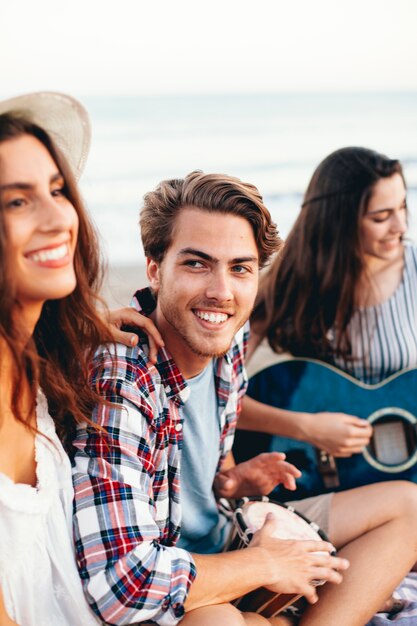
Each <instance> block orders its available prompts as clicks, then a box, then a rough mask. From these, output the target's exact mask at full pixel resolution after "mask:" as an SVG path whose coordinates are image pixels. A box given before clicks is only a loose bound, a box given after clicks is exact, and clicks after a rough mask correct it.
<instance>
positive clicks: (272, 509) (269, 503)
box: [221, 496, 329, 617]
mask: <svg viewBox="0 0 417 626" xmlns="http://www.w3.org/2000/svg"><path fill="white" fill-rule="evenodd" d="M221 508H222V509H223V512H224V513H225V514H226V515H228V516H229V517H231V518H232V520H233V527H232V531H231V534H230V537H229V540H228V541H227V543H226V546H225V548H224V549H225V551H230V550H240V549H242V548H246V547H247V546H248V545H249V543H250V541H251V539H252V537H253V534H254V533H255V532H256V531H257V530H259V529H260V528H261V527H262V526H263V524H264V522H265V517H266V516H267V514H268V513H273V515H274V517H275V519H276V520H277V521H278V523H277V524H276V530H275V531H274V534H273V535H272V536H273V537H276V538H277V539H292V540H294V539H295V540H297V539H299V540H313V541H329V540H328V538H327V536H326V534H325V533H324V532H323V531H322V530H321V529H320V528H319V526H317V524H315V523H314V522H311V521H310V520H309V519H307V518H306V517H305V516H304V515H302V514H301V513H298V512H297V511H296V510H295V509H294V508H293V507H292V506H289V505H286V504H282V503H281V502H277V501H274V500H271V499H269V498H267V497H266V496H263V497H254V498H242V499H241V500H239V501H238V502H237V504H236V508H235V509H233V508H232V507H231V506H230V505H225V504H224V503H222V506H221ZM313 584H314V585H316V586H318V585H322V584H324V581H313ZM300 597H301V596H300V595H297V594H283V593H281V594H277V593H274V592H273V591H269V590H268V589H265V588H264V587H261V588H260V589H255V590H254V591H251V592H249V593H247V594H246V595H244V596H242V597H241V598H238V599H237V600H235V601H234V603H233V604H234V605H235V606H236V607H237V608H238V609H239V610H240V611H244V612H253V613H259V614H260V615H262V616H263V617H275V615H278V613H281V611H283V610H284V609H286V608H287V607H289V606H291V605H292V604H294V602H296V601H297V600H298V599H299V598H300Z"/></svg>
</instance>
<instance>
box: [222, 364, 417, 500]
mask: <svg viewBox="0 0 417 626" xmlns="http://www.w3.org/2000/svg"><path fill="white" fill-rule="evenodd" d="M248 395H249V396H251V397H252V398H254V399H255V400H259V401H260V402H264V403H265V404H269V405H271V406H274V407H279V408H282V409H289V410H291V411H300V412H309V413H318V412H321V411H331V412H342V413H347V414H350V415H355V416H357V417H360V418H363V419H366V420H368V421H369V423H371V424H372V426H373V436H372V439H371V441H370V443H369V445H368V446H367V447H366V448H364V450H363V452H362V453H360V454H354V455H352V456H351V457H349V458H340V459H335V458H333V457H331V456H330V455H327V454H326V453H324V452H322V451H320V450H317V449H316V448H315V447H314V446H313V445H311V444H308V443H305V442H301V441H297V440H295V439H288V438H284V437H278V436H275V435H274V436H272V435H267V434H265V433H261V432H259V433H256V432H252V431H244V430H240V431H237V434H236V439H235V444H234V448H233V452H234V456H235V459H236V461H237V462H241V461H244V460H246V459H248V458H251V457H253V456H255V455H256V454H259V453H260V452H265V451H274V450H277V451H280V452H285V453H286V455H287V460H288V461H289V462H291V463H293V464H294V465H296V466H297V467H298V468H299V469H300V470H301V471H302V477H301V478H299V479H298V480H297V490H296V492H288V491H286V490H285V489H283V488H282V487H279V488H278V491H277V492H276V493H275V494H274V495H275V497H278V498H279V499H281V500H282V499H291V500H294V499H300V498H306V497H309V496H313V495H317V494H320V493H325V492H327V491H337V490H342V489H350V488H352V487H358V486H361V485H367V484H370V483H375V482H381V481H385V480H400V479H404V480H411V481H413V482H417V426H416V425H417V417H416V415H417V369H415V368H411V369H406V370H402V371H400V372H398V373H397V374H394V375H392V376H390V377H389V378H387V379H385V380H384V381H383V382H381V383H379V384H376V385H367V384H365V383H362V382H360V381H358V380H356V379H355V378H353V377H352V376H349V375H348V374H345V373H344V372H342V371H341V370H339V369H337V368H336V367H333V366H331V365H328V364H326V363H323V362H321V361H315V360H312V359H303V358H289V359H286V360H281V361H280V362H278V363H275V364H272V365H270V366H269V367H266V368H265V369H263V370H261V371H258V372H257V373H255V375H254V376H252V378H251V379H250V381H249V389H248Z"/></svg>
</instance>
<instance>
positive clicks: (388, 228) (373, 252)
mask: <svg viewBox="0 0 417 626" xmlns="http://www.w3.org/2000/svg"><path fill="white" fill-rule="evenodd" d="M406 230H407V202H406V189H405V186H404V181H403V179H402V177H401V175H400V174H393V175H392V176H388V177H387V178H381V179H380V180H379V181H378V182H377V183H376V184H375V186H374V188H373V191H372V195H371V197H370V199H369V203H368V208H367V211H366V213H365V215H364V216H363V218H362V222H361V238H362V247H363V250H364V253H365V256H366V257H368V259H369V258H370V257H374V258H375V257H376V258H379V259H382V260H387V261H389V260H393V259H395V258H396V257H397V256H398V255H399V254H400V252H401V248H402V237H403V235H404V234H405V232H406Z"/></svg>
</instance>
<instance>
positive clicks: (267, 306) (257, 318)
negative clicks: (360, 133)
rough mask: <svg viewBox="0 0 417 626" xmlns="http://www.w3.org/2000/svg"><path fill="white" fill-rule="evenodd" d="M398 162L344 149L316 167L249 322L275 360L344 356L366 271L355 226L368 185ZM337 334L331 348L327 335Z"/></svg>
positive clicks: (369, 152)
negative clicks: (358, 289)
mask: <svg viewBox="0 0 417 626" xmlns="http://www.w3.org/2000/svg"><path fill="white" fill-rule="evenodd" d="M395 173H399V174H400V175H401V176H403V172H402V167H401V164H400V163H399V161H396V160H392V159H388V158H387V157H386V156H384V155H382V154H379V153H377V152H374V151H372V150H367V149H365V148H342V149H340V150H337V151H336V152H333V153H332V154H330V155H329V156H328V157H327V158H325V159H324V161H322V162H321V163H320V165H319V166H318V167H317V169H316V171H315V172H314V174H313V177H312V179H311V181H310V183H309V185H308V187H307V191H306V193H305V196H304V202H303V204H302V208H301V212H300V214H299V216H298V219H297V221H296V222H295V224H294V226H293V228H292V230H291V232H290V234H289V236H288V239H287V241H286V243H285V246H284V248H283V250H282V251H281V253H280V255H279V256H278V257H277V258H276V260H275V263H274V264H273V265H272V267H271V269H270V271H269V272H268V274H267V275H266V276H265V277H264V279H263V280H262V282H261V286H260V290H259V294H258V299H257V304H256V306H255V310H254V314H253V321H254V327H255V330H256V332H257V333H259V334H260V335H263V336H265V335H266V336H267V337H268V341H269V343H270V345H271V347H272V348H273V349H274V350H275V351H277V352H287V351H288V352H291V353H292V354H294V355H296V356H310V357H316V358H321V359H326V358H330V357H331V355H332V354H335V353H336V354H338V355H341V354H343V355H345V356H348V355H349V351H350V343H349V337H348V336H347V332H346V331H347V326H348V323H349V320H350V319H351V317H352V313H353V309H354V303H355V288H356V286H357V284H358V281H359V278H360V277H361V275H362V273H363V272H364V270H365V264H364V254H363V250H362V245H361V238H360V221H361V218H362V217H363V215H364V214H365V212H366V210H367V205H368V202H369V199H370V196H371V194H372V189H373V187H374V185H375V184H376V183H377V182H378V180H380V179H381V178H387V177H389V176H392V175H393V174H395ZM330 329H335V330H336V331H337V332H336V337H337V339H336V345H334V344H333V343H331V342H330V340H329V337H328V333H329V330H330Z"/></svg>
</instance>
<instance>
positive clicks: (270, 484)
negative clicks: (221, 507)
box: [214, 452, 301, 498]
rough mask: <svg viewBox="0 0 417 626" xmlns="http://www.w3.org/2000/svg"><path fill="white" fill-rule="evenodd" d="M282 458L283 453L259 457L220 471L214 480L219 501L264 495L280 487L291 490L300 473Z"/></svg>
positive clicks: (267, 453)
mask: <svg viewBox="0 0 417 626" xmlns="http://www.w3.org/2000/svg"><path fill="white" fill-rule="evenodd" d="M284 459H285V454H283V453H282V452H264V453H263V454H258V456H255V457H254V458H253V459H249V461H245V462H244V463H239V465H235V466H234V467H230V468H229V469H226V470H223V471H221V472H219V473H218V474H217V475H216V478H215V479H214V491H215V493H216V495H217V496H218V497H219V498H242V497H243V496H264V495H267V494H268V493H270V492H271V491H272V489H274V487H276V486H277V485H279V484H283V485H284V487H285V488H286V489H290V490H291V491H294V489H296V484H295V479H296V478H299V477H300V476H301V472H300V471H299V470H298V469H297V468H296V467H295V466H294V465H292V464H291V463H287V462H286V461H285V460H284Z"/></svg>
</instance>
